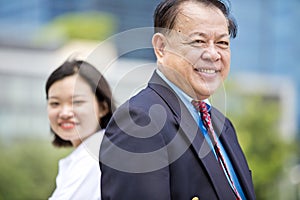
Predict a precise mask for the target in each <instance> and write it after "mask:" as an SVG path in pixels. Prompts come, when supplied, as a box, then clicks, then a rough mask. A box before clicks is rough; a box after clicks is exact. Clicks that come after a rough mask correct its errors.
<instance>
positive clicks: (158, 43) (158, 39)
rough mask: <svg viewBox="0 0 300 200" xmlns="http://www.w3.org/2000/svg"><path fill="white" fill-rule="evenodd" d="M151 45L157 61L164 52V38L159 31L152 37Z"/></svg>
mask: <svg viewBox="0 0 300 200" xmlns="http://www.w3.org/2000/svg"><path fill="white" fill-rule="evenodd" d="M152 45H153V48H154V53H155V55H156V58H157V60H158V61H159V60H160V59H161V58H162V57H163V56H164V54H165V47H166V38H165V36H164V35H163V34H161V33H155V34H154V35H153V37H152Z"/></svg>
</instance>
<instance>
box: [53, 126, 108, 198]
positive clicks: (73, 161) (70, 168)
mask: <svg viewBox="0 0 300 200" xmlns="http://www.w3.org/2000/svg"><path fill="white" fill-rule="evenodd" d="M103 135H104V130H101V131H99V132H97V133H95V134H93V135H92V136H90V137H89V138H87V139H86V140H85V141H83V142H82V143H81V144H80V145H79V146H78V147H77V148H76V149H75V150H74V151H73V152H72V153H71V154H70V155H68V156H67V157H66V158H63V159H61V160H60V161H59V168H58V175H57V177H56V189H55V191H54V193H53V194H52V196H51V197H50V198H49V200H71V199H72V200H82V199H89V200H94V199H95V200H99V199H101V197H100V193H101V191H100V180H101V172H100V168H99V159H98V158H99V157H98V155H99V148H100V144H101V141H102V139H103Z"/></svg>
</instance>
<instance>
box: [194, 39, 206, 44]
mask: <svg viewBox="0 0 300 200" xmlns="http://www.w3.org/2000/svg"><path fill="white" fill-rule="evenodd" d="M193 43H196V44H203V43H205V41H204V40H194V42H193Z"/></svg>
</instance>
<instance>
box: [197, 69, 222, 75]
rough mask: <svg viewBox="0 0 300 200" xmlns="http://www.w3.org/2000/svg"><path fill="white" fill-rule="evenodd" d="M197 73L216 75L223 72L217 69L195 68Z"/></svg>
mask: <svg viewBox="0 0 300 200" xmlns="http://www.w3.org/2000/svg"><path fill="white" fill-rule="evenodd" d="M194 70H195V71H197V72H200V73H205V74H215V73H218V72H220V71H221V70H217V69H208V68H207V69H205V68H194Z"/></svg>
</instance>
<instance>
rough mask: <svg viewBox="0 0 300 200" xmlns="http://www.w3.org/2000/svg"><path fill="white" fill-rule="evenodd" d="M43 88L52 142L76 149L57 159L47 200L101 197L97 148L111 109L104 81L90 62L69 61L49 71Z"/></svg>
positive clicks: (108, 92)
mask: <svg viewBox="0 0 300 200" xmlns="http://www.w3.org/2000/svg"><path fill="white" fill-rule="evenodd" d="M45 89H46V98H47V102H48V105H47V111H48V118H49V121H50V126H51V132H52V133H53V134H54V140H53V142H52V143H53V145H54V146H57V147H68V146H73V147H74V148H75V149H74V151H73V152H72V153H71V154H70V155H68V156H67V157H66V158H63V159H61V160H60V161H59V171H58V176H57V178H56V189H55V191H54V193H53V194H52V196H51V197H50V198H49V199H51V200H54V199H64V200H67V199H91V200H92V199H101V197H100V193H101V191H100V181H99V180H100V179H99V177H100V176H101V174H100V169H99V162H98V154H99V147H100V143H101V141H102V137H103V135H104V130H103V129H104V128H105V127H106V125H107V123H108V121H109V119H110V117H111V116H112V112H113V110H114V104H113V101H112V96H111V91H110V88H109V85H108V83H107V81H106V80H105V79H104V77H103V76H102V75H101V73H100V72H99V71H98V70H97V69H96V68H95V67H93V66H92V65H91V64H89V63H87V62H85V61H78V60H72V61H66V62H65V63H63V64H62V65H61V66H60V67H58V68H57V69H56V70H55V71H54V72H52V74H51V75H50V76H49V78H48V80H47V82H46V88H45Z"/></svg>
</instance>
